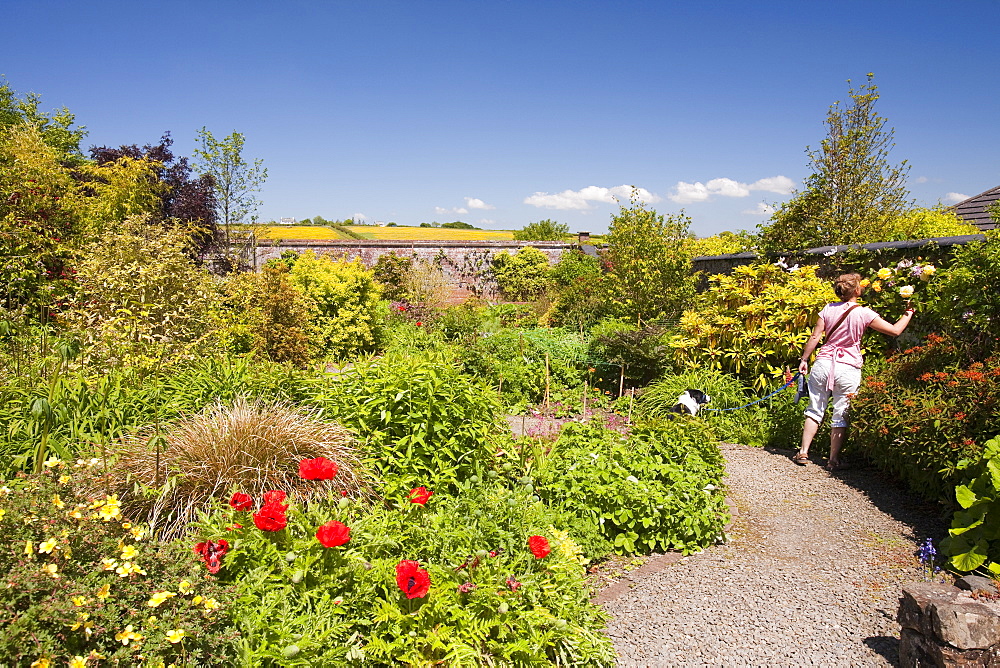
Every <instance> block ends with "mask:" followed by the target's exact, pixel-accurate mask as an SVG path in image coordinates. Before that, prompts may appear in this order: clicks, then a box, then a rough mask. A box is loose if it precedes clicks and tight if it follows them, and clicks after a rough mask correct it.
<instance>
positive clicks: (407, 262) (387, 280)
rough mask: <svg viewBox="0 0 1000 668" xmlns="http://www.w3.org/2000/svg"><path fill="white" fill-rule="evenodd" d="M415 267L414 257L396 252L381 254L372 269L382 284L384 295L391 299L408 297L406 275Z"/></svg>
mask: <svg viewBox="0 0 1000 668" xmlns="http://www.w3.org/2000/svg"><path fill="white" fill-rule="evenodd" d="M411 267H413V259H412V258H408V257H401V256H399V255H396V254H394V253H386V254H385V255H380V256H379V258H378V260H376V261H375V265H374V266H373V267H372V271H373V272H374V274H375V276H376V280H377V281H378V282H379V283H380V284H381V285H382V297H383V299H388V300H390V301H402V300H404V299H406V297H407V294H406V276H407V274H408V273H409V271H410V268H411Z"/></svg>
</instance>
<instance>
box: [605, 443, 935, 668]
mask: <svg viewBox="0 0 1000 668" xmlns="http://www.w3.org/2000/svg"><path fill="white" fill-rule="evenodd" d="M723 452H724V454H725V456H726V460H727V475H728V480H727V484H728V485H729V499H730V501H731V502H732V503H734V504H735V506H736V508H737V511H736V513H735V514H734V518H733V519H734V522H733V526H732V527H731V529H730V542H729V543H728V544H726V545H717V546H713V547H710V548H708V549H706V550H705V551H704V552H702V553H700V554H697V555H692V556H690V557H686V558H683V559H679V560H674V564H673V565H667V566H665V567H663V568H661V569H660V570H658V571H655V572H652V573H646V574H642V575H637V576H633V577H632V578H631V579H632V580H633V583H632V588H631V589H628V588H622V587H619V589H621V590H622V592H621V593H620V594H619V595H618V596H617V597H616V598H613V599H612V600H610V601H608V602H607V603H605V608H606V609H607V610H608V611H609V612H610V613H611V614H612V616H613V618H612V620H611V622H610V623H609V624H608V634H609V635H610V637H611V638H612V640H613V641H614V644H615V648H616V649H617V651H618V654H619V656H620V657H621V659H620V661H619V665H621V666H719V665H723V666H886V665H895V662H896V658H897V647H898V637H899V627H898V625H897V624H896V622H895V616H896V607H897V604H898V598H899V593H900V589H901V587H902V585H903V584H904V583H906V582H911V581H914V580H919V579H922V575H921V571H920V567H919V564H918V562H917V561H916V559H915V557H914V552H915V550H916V545H917V543H919V542H921V541H922V540H923V539H924V538H925V537H926V536H928V535H932V536H935V537H937V536H940V535H941V534H942V533H943V532H944V528H945V526H946V525H945V524H944V523H943V521H942V519H941V517H940V511H939V510H937V508H936V507H935V506H933V505H928V504H922V503H920V502H919V501H917V500H916V499H915V498H914V495H913V494H912V493H910V492H907V491H906V490H904V489H901V488H900V487H898V486H896V484H895V483H892V482H889V481H887V480H886V479H885V478H884V477H883V476H881V475H880V474H879V473H877V472H876V471H873V470H869V469H863V468H862V469H858V470H848V471H843V472H839V473H836V474H829V473H827V472H826V471H825V470H824V469H823V468H822V467H821V466H819V465H818V464H815V463H811V464H809V465H808V466H805V467H801V466H797V465H795V464H793V463H792V462H791V461H790V460H789V458H788V457H789V455H790V454H791V453H786V452H782V451H774V450H765V449H758V448H748V447H744V446H740V445H724V446H723ZM664 563H666V562H665V561H664Z"/></svg>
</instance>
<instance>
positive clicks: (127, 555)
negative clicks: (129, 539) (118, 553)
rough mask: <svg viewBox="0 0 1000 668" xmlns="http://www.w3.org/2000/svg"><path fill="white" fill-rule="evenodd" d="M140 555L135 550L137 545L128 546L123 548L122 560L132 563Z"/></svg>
mask: <svg viewBox="0 0 1000 668" xmlns="http://www.w3.org/2000/svg"><path fill="white" fill-rule="evenodd" d="M136 554H138V553H137V552H136V549H135V545H126V546H125V547H123V548H122V559H124V560H125V561H132V560H133V559H135V555H136Z"/></svg>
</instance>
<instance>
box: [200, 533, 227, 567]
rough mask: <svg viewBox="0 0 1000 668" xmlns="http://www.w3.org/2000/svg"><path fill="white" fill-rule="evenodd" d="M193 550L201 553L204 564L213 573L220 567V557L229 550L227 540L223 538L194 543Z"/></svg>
mask: <svg viewBox="0 0 1000 668" xmlns="http://www.w3.org/2000/svg"><path fill="white" fill-rule="evenodd" d="M194 551H195V552H196V553H197V554H200V555H201V558H202V559H203V560H204V561H205V565H206V566H208V572H209V573H212V574H213V575H214V574H215V573H218V572H219V569H220V568H222V562H221V560H222V557H224V556H226V552H228V551H229V542H228V541H226V540H225V539H224V538H220V539H219V540H216V541H211V540H209V541H205V542H204V543H198V544H197V545H195V546H194Z"/></svg>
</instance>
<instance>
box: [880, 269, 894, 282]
mask: <svg viewBox="0 0 1000 668" xmlns="http://www.w3.org/2000/svg"><path fill="white" fill-rule="evenodd" d="M891 276H892V269H889V268H888V267H882V268H881V269H879V270H878V277H879V278H881V279H882V280H883V281H884V280H887V279H889V278H890V277H891Z"/></svg>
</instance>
